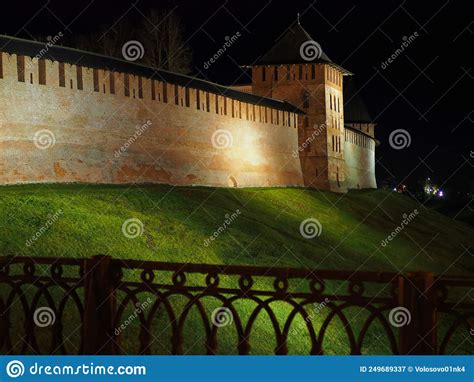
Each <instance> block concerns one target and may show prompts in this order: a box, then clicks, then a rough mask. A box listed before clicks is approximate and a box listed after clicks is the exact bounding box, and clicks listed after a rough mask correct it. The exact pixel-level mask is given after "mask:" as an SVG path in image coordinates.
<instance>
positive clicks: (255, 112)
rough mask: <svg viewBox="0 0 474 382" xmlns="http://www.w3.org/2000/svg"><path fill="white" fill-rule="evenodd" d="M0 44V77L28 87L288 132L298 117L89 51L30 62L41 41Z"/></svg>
mask: <svg viewBox="0 0 474 382" xmlns="http://www.w3.org/2000/svg"><path fill="white" fill-rule="evenodd" d="M0 45H1V46H2V48H1V49H0V51H1V52H0V79H7V78H8V77H16V78H17V79H18V81H20V82H28V83H30V84H34V85H43V86H59V87H64V88H68V89H71V90H82V91H86V92H87V91H89V92H92V91H94V92H97V93H103V94H108V95H118V96H125V97H130V98H135V99H148V100H153V101H158V102H163V103H173V104H175V105H178V106H182V107H189V108H194V109H196V110H202V111H206V112H210V113H215V114H219V115H225V116H228V117H231V118H239V119H244V120H247V121H253V122H257V121H258V122H262V123H269V124H273V125H281V126H287V127H293V128H296V127H297V126H298V114H299V113H302V112H301V111H300V110H299V109H297V108H296V107H294V106H293V105H291V104H289V103H287V102H284V101H279V100H274V99H269V98H265V97H259V96H256V95H253V94H249V93H244V92H240V91H237V90H234V89H231V88H229V87H225V86H222V85H218V84H214V83H211V82H208V81H203V80H200V79H197V78H193V77H189V76H185V75H181V74H177V73H171V72H167V71H162V70H155V69H152V68H149V67H146V66H142V65H137V64H134V63H130V62H127V61H123V60H119V59H115V58H111V57H105V56H101V55H97V54H93V53H89V52H82V51H78V50H75V49H70V48H65V47H59V46H54V47H51V48H50V49H49V51H48V52H47V54H46V55H45V56H43V57H41V58H36V57H35V56H37V54H34V53H35V52H37V51H40V50H41V49H42V48H43V44H41V43H37V42H33V41H28V40H21V39H16V38H11V37H6V36H0ZM71 62H75V63H74V64H71ZM12 68H14V70H12ZM15 71H16V72H15Z"/></svg>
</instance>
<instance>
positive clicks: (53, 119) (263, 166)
mask: <svg viewBox="0 0 474 382" xmlns="http://www.w3.org/2000/svg"><path fill="white" fill-rule="evenodd" d="M1 39H2V37H1V36H0V40H1ZM0 43H2V44H0V46H1V47H2V48H0V51H1V52H0V183H1V184H12V183H31V182H87V183H119V184H120V183H167V184H176V185H203V186H221V187H222V186H224V187H266V186H301V185H302V184H303V181H302V174H301V168H300V166H299V161H298V158H294V157H293V155H292V153H293V152H294V151H295V149H296V148H297V147H298V134H297V128H296V127H297V126H298V113H301V112H300V111H299V110H298V109H297V108H295V107H294V106H292V105H290V104H288V103H286V102H283V101H278V100H272V99H268V98H265V97H259V96H256V95H253V94H247V93H243V92H239V91H235V90H233V89H230V88H228V87H225V86H221V85H218V84H213V83H210V82H207V81H202V80H199V79H196V78H192V77H188V76H183V75H179V74H175V73H170V72H165V71H156V70H153V69H151V68H148V67H144V66H141V65H136V64H133V63H129V62H126V61H122V60H117V59H112V58H110V57H104V56H100V55H95V54H89V53H87V52H81V51H76V50H72V49H68V48H62V47H56V46H54V47H50V49H48V50H47V51H46V54H45V55H44V56H42V57H38V56H37V52H39V51H40V48H41V49H42V47H43V44H39V43H35V42H30V41H25V40H18V39H7V41H5V38H3V41H0Z"/></svg>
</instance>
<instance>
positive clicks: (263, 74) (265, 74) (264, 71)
mask: <svg viewBox="0 0 474 382" xmlns="http://www.w3.org/2000/svg"><path fill="white" fill-rule="evenodd" d="M266 80H267V73H266V70H265V67H262V81H266Z"/></svg>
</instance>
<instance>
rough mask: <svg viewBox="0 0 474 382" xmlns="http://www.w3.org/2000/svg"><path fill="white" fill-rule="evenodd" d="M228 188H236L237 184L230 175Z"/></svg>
mask: <svg viewBox="0 0 474 382" xmlns="http://www.w3.org/2000/svg"><path fill="white" fill-rule="evenodd" d="M228 183H229V187H233V188H236V187H237V186H238V184H237V180H235V178H234V177H233V176H232V175H231V176H229V182H228Z"/></svg>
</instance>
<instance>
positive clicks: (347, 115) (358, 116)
mask: <svg viewBox="0 0 474 382" xmlns="http://www.w3.org/2000/svg"><path fill="white" fill-rule="evenodd" d="M344 121H345V122H347V123H351V122H352V123H373V119H372V117H371V116H370V113H369V110H368V109H367V105H366V104H365V102H364V100H363V99H362V96H361V94H360V90H359V88H358V87H357V84H356V83H355V80H354V79H353V78H349V79H346V80H344Z"/></svg>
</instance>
